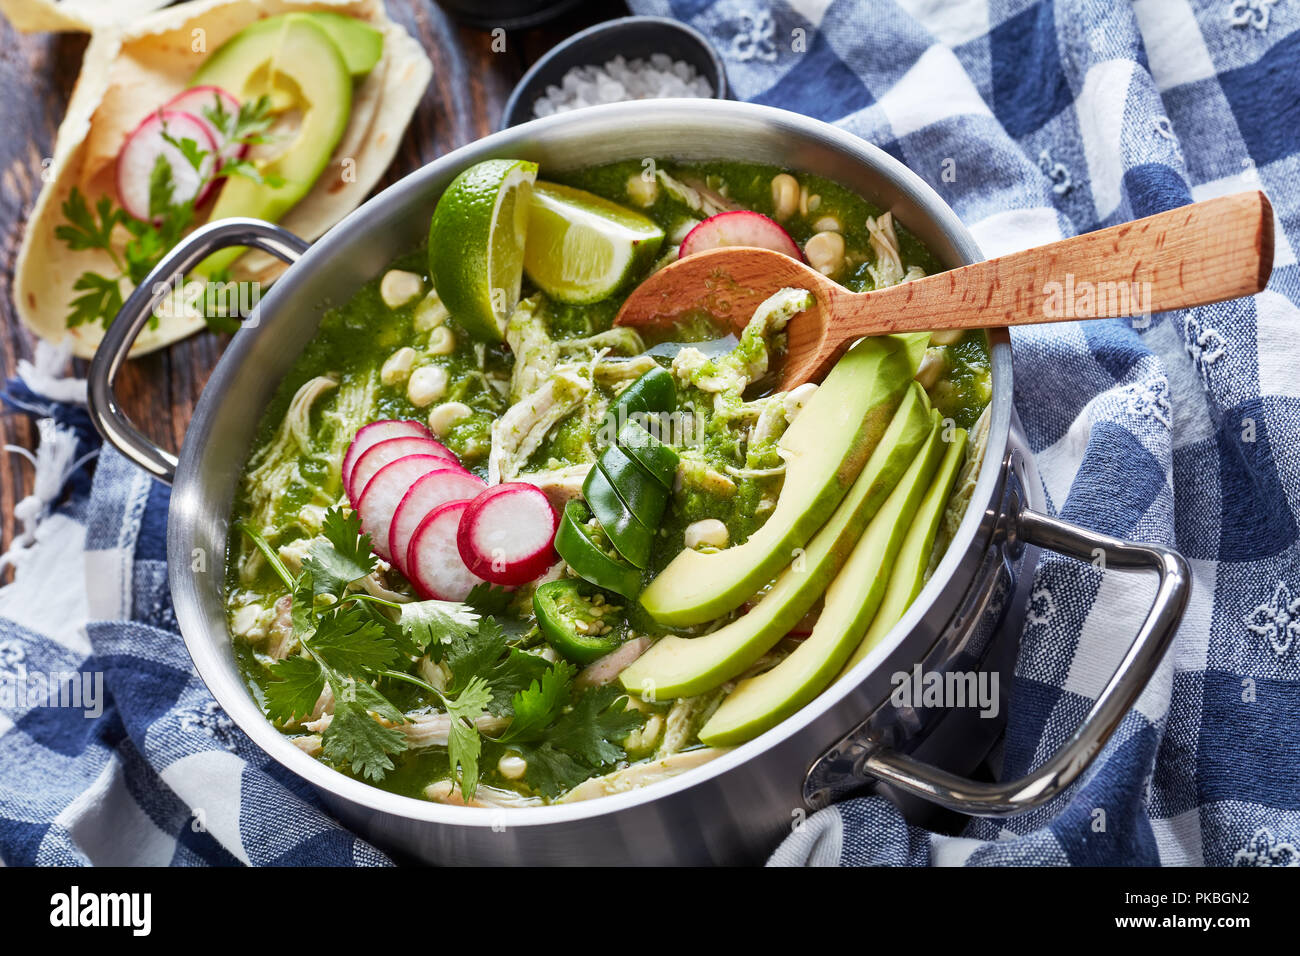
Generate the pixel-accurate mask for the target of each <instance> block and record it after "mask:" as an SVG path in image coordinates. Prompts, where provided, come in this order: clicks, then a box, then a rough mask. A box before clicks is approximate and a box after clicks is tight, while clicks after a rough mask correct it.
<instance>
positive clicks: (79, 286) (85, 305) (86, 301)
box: [67, 272, 122, 328]
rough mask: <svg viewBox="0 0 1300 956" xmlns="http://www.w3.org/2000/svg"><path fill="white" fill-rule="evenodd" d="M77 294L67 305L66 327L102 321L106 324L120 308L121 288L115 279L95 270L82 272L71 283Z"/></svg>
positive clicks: (115, 315)
mask: <svg viewBox="0 0 1300 956" xmlns="http://www.w3.org/2000/svg"><path fill="white" fill-rule="evenodd" d="M72 288H74V289H76V290H77V291H79V292H84V293H85V294H84V295H79V296H77V297H76V298H75V299H73V300H72V301H71V302H69V303H68V306H69V307H70V308H71V309H72V311H71V312H69V313H68V319H67V322H68V328H74V327H76V326H78V325H88V324H91V323H95V322H101V321H102V322H104V324H105V325H108V324H109V323H110V322H112V321H113V319H115V318H116V317H117V313H118V312H120V311H121V309H122V289H121V287H120V286H119V285H118V280H117V279H108V278H105V277H104V276H102V275H100V274H99V273H97V272H83V273H82V274H81V275H80V276H78V277H77V281H76V282H74V283H73V284H72Z"/></svg>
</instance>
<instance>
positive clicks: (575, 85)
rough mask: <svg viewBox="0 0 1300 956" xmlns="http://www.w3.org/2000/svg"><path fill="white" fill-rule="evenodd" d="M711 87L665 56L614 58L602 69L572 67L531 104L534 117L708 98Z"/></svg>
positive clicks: (692, 70) (683, 64)
mask: <svg viewBox="0 0 1300 956" xmlns="http://www.w3.org/2000/svg"><path fill="white" fill-rule="evenodd" d="M712 95H713V84H712V83H710V82H709V81H708V79H707V78H705V77H703V76H700V75H699V74H698V73H697V72H696V71H695V67H693V66H691V64H689V63H687V62H686V61H684V60H674V59H673V58H672V57H670V56H668V54H666V53H655V54H652V55H651V56H650V57H649V58H647V59H635V60H628V59H625V58H624V57H623V56H621V55H620V56H616V57H614V59H612V60H609V61H607V62H606V63H605V65H604V66H575V67H574V68H573V69H571V70H569V72H568V73H565V74H564V78H563V79H562V80H560V84H559V85H558V86H556V85H554V84H552V85H551V86H548V87H547V88H546V92H545V93H543V94H542V95H541V96H540V97H538V99H537V101H536V102H535V103H534V104H533V115H534V116H539V117H540V116H551V115H552V114H554V113H567V112H568V111H569V110H576V109H580V108H581V107H583V106H597V105H599V104H601V103H623V102H626V101H627V100H649V99H661V98H663V97H669V96H692V97H704V98H707V97H710V96H712Z"/></svg>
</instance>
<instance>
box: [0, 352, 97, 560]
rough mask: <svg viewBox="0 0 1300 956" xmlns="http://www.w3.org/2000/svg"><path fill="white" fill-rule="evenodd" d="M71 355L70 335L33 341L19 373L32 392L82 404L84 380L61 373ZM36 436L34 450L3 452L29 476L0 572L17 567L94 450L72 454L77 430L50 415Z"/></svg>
mask: <svg viewBox="0 0 1300 956" xmlns="http://www.w3.org/2000/svg"><path fill="white" fill-rule="evenodd" d="M71 355H72V342H71V340H70V339H69V340H65V341H64V342H63V343H61V344H59V345H51V344H50V343H48V342H45V341H38V342H37V343H36V352H35V354H34V355H33V356H32V360H31V361H28V360H27V359H22V360H20V361H19V363H18V377H19V378H20V379H22V381H23V384H25V385H26V386H27V387H28V388H29V389H31V390H32V392H34V393H35V394H37V395H40V396H42V397H43V398H48V399H51V400H52V401H56V402H64V403H75V404H80V405H84V404H86V380H85V379H84V378H73V377H72V376H65V375H64V374H63V372H64V370H65V369H66V368H67V365H68V359H69V358H70V357H71ZM36 434H37V446H36V452H35V454H33V453H32V452H31V451H29V450H27V449H26V448H22V447H20V446H18V445H5V446H4V450H5V451H7V452H10V453H12V454H15V455H21V456H22V457H23V458H26V459H27V460H28V461H29V462H31V464H32V468H33V469H34V475H33V478H32V491H31V494H29V495H27V497H25V498H23V499H22V500H21V501H19V502H18V503H17V504H16V505H14V520H15V521H16V522H17V523H18V525H19V526H20V528H21V530H20V531H18V532H17V533H16V534H15V535H14V539H13V541H12V542H10V544H9V548H8V550H6V551H5V552H4V554H0V574H2V573H3V572H4V570H5V569H6V568H9V567H12V568H14V569H15V570H16V569H17V568H18V566H19V565H20V564H21V563H22V560H23V558H24V557H25V555H26V554H27V552H28V550H29V549H30V548H31V546H32V545H33V544H35V543H36V531H37V528H38V527H39V526H40V524H41V522H42V521H44V520H45V518H46V517H48V516H49V514H50V509H51V508H52V507H53V506H54V503H55V502H56V501H57V500H58V498H59V495H60V494H61V493H62V492H63V487H64V485H66V484H67V482H68V478H70V477H71V476H72V474H73V473H74V472H76V470H77V469H78V468H80V467H81V466H82V465H84V464H85V463H86V462H87V461H89V460H90V459H91V458H94V457H95V456H96V455H98V454H99V451H98V449H96V450H95V451H91V452H89V453H87V454H85V455H82V456H81V457H80V458H77V457H76V454H77V433H76V432H75V431H74V430H73V429H71V428H68V427H66V426H64V425H60V424H59V423H58V422H57V421H55V420H54V419H53V418H48V417H47V418H40V419H38V420H37V422H36Z"/></svg>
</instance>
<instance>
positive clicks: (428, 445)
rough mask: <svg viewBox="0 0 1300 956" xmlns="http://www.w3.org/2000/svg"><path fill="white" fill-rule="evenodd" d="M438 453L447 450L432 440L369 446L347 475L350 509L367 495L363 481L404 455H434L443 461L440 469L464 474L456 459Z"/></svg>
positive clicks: (391, 441) (390, 441)
mask: <svg viewBox="0 0 1300 956" xmlns="http://www.w3.org/2000/svg"><path fill="white" fill-rule="evenodd" d="M440 451H446V449H445V448H443V447H442V446H441V445H439V444H438V443H437V442H436V441H434V440H433V439H431V438H412V437H410V436H407V437H405V438H389V439H387V440H385V441H381V442H379V443H378V444H377V445H372V446H371V447H370V449H369V450H368V451H366V452H365V453H364V454H363V455H362V456H361V457H360V458H358V459H357V461H356V464H354V465H353V466H352V473H351V474H350V475H349V476H348V487H347V492H348V500H349V501H351V502H352V506H353V507H354V508H355V507H358V502H360V501H361V498H362V496H363V495H365V493H366V482H368V481H370V479H371V478H373V477H374V476H375V475H376V474H377V473H378V471H379V469H380V468H383V467H384V466H385V465H387V464H389V463H390V462H394V461H397V459H399V458H405V457H406V456H407V455H433V456H434V457H435V458H440V459H442V467H444V468H455V469H456V470H457V471H464V469H463V468H461V466H460V462H458V461H456V459H455V458H448V457H446V456H445V455H442V454H440Z"/></svg>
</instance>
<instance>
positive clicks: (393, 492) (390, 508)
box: [356, 455, 453, 563]
mask: <svg viewBox="0 0 1300 956" xmlns="http://www.w3.org/2000/svg"><path fill="white" fill-rule="evenodd" d="M439 470H445V471H453V468H452V467H449V466H448V465H447V462H446V460H445V459H442V458H439V457H438V456H436V455H406V456H405V457H402V458H398V459H397V460H396V461H390V462H389V463H388V464H386V465H384V467H383V468H380V469H379V470H378V471H376V472H375V475H374V477H373V478H371V479H370V481H368V482H366V489H365V491H364V492H362V494H361V496H360V498H359V499H358V500H357V503H356V509H357V514H359V515H360V516H361V530H362V531H364V532H366V534H368V535H370V547H371V550H373V551H374V552H375V554H377V555H379V556H380V557H381V558H383V559H384V560H385V561H388V562H390V563H391V562H392V560H393V558H392V554H391V552H390V551H389V550H388V531H389V528H390V527H391V526H392V524H393V515H394V514H396V512H397V506H398V505H399V504H401V503H402V499H403V498H404V497H405V496H406V493H407V491H409V490H410V488H411V485H413V484H415V482H416V481H417V480H419V479H420V478H422V477H423V476H425V475H427V474H429V472H431V471H439Z"/></svg>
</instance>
